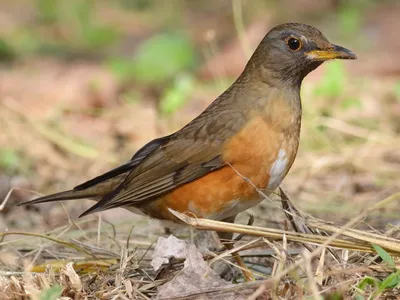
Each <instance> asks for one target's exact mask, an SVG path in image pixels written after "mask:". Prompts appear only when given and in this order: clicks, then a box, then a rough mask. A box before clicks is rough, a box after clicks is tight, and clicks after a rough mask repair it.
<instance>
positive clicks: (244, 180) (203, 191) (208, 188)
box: [24, 23, 356, 221]
mask: <svg viewBox="0 0 400 300" xmlns="http://www.w3.org/2000/svg"><path fill="white" fill-rule="evenodd" d="M355 58H356V56H355V54H353V53H352V52H351V51H350V50H348V49H345V48H343V47H341V46H337V45H334V44H332V43H330V42H329V41H328V40H327V38H326V37H325V36H324V35H323V34H322V33H321V32H320V31H319V30H318V29H316V28H314V27H312V26H310V25H305V24H298V23H287V24H282V25H279V26H276V27H275V28H273V29H272V30H271V31H269V32H268V33H267V35H266V36H265V37H264V38H263V40H262V41H261V43H260V44H259V46H258V47H257V49H256V50H255V52H254V54H253V55H252V56H251V58H250V60H249V62H248V63H247V65H246V67H245V69H244V71H243V72H242V74H241V75H240V76H239V77H238V78H237V80H236V81H235V82H234V83H233V84H232V85H231V86H230V87H229V88H228V89H227V90H226V91H225V92H224V93H222V94H221V95H220V96H219V97H218V98H217V99H216V100H215V101H214V102H213V103H211V105H209V106H208V107H207V108H206V109H205V110H204V111H203V112H202V113H201V114H200V115H199V116H198V117H196V118H195V119H194V120H192V121H191V122H190V123H188V124H187V125H186V126H184V127H183V128H182V129H180V130H178V131H177V132H175V133H173V134H171V135H168V136H164V137H161V138H157V139H155V140H153V141H151V142H149V143H148V144H146V145H145V146H143V147H142V148H141V149H140V150H139V151H137V152H136V153H135V154H134V155H133V157H132V159H131V160H130V161H128V162H126V163H124V164H122V165H121V166H119V167H117V168H115V169H112V170H111V171H109V172H107V173H105V174H103V175H100V176H98V177H96V178H93V179H91V180H89V181H87V182H85V183H83V184H80V185H78V186H76V187H74V188H73V189H72V190H68V191H64V192H60V193H56V194H52V195H48V196H44V197H40V198H37V199H34V200H32V201H29V202H26V203H24V204H27V203H30V204H37V203H42V202H50V201H60V200H70V199H82V198H88V199H93V200H95V201H97V203H96V204H94V205H93V206H92V207H90V208H89V209H88V210H86V211H85V212H83V213H82V215H81V216H85V215H88V214H90V213H95V212H100V211H104V210H107V209H111V208H115V207H123V208H125V209H128V210H130V211H132V212H135V213H140V214H144V215H147V216H150V217H151V218H157V219H163V220H173V221H177V219H176V217H175V216H174V215H173V214H172V213H171V212H170V210H169V209H173V210H175V211H178V212H181V213H187V214H190V215H195V216H197V217H199V218H209V219H214V220H227V221H233V220H234V218H235V216H236V215H237V214H238V213H240V212H242V211H244V210H246V209H248V208H250V207H252V206H254V205H256V204H258V203H260V202H261V201H262V200H263V199H264V198H263V196H261V195H260V194H259V190H262V191H263V192H264V193H265V194H268V193H270V192H272V191H274V190H275V189H276V188H277V187H278V186H279V185H280V183H281V182H282V180H283V179H284V177H285V176H286V174H287V173H288V171H289V169H290V167H291V166H292V164H293V162H294V159H295V157H296V154H297V149H298V146H299V138H300V127H301V112H302V107H301V101H300V86H301V83H302V80H303V79H304V77H305V76H306V75H307V74H309V73H310V72H311V71H313V70H314V69H316V68H317V67H318V66H320V65H321V64H322V63H323V62H325V61H327V60H331V59H355Z"/></svg>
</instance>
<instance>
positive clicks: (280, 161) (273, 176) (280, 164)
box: [267, 149, 289, 191]
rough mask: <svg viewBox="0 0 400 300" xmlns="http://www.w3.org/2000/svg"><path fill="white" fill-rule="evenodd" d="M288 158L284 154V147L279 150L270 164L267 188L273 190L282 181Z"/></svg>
mask: <svg viewBox="0 0 400 300" xmlns="http://www.w3.org/2000/svg"><path fill="white" fill-rule="evenodd" d="M288 162H289V159H288V157H287V155H286V152H285V149H281V150H279V153H278V157H277V158H276V160H275V162H274V163H273V164H272V166H271V169H270V171H269V182H268V186H267V190H269V191H273V190H275V189H276V188H277V187H278V186H279V185H280V184H281V182H282V180H283V178H284V177H285V175H286V173H287V167H288Z"/></svg>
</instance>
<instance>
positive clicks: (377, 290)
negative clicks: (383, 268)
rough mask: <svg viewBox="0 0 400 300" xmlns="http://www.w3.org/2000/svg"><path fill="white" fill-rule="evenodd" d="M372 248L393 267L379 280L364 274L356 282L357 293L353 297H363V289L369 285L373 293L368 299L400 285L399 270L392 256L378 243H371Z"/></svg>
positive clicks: (375, 297)
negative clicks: (389, 272)
mask: <svg viewBox="0 0 400 300" xmlns="http://www.w3.org/2000/svg"><path fill="white" fill-rule="evenodd" d="M373 247H374V249H375V250H376V252H377V253H378V255H379V257H380V258H381V259H382V260H383V261H384V262H385V263H386V264H387V265H388V266H389V267H390V268H392V269H393V273H391V274H389V275H388V276H387V277H386V278H385V279H383V280H379V279H377V278H374V277H371V276H365V277H363V278H362V279H361V281H360V282H359V283H358V285H357V288H356V291H357V295H356V297H355V299H360V300H361V299H365V298H364V296H363V295H364V291H365V290H366V289H367V288H369V287H371V288H372V289H373V291H374V292H373V293H372V295H371V296H370V297H368V299H377V298H378V297H380V296H382V293H383V292H384V291H385V290H387V289H393V288H398V287H400V270H397V269H396V264H395V262H394V261H393V258H392V257H391V256H390V254H389V253H388V252H386V251H385V250H384V249H383V248H382V247H380V246H378V245H373Z"/></svg>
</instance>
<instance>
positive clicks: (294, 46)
mask: <svg viewBox="0 0 400 300" xmlns="http://www.w3.org/2000/svg"><path fill="white" fill-rule="evenodd" d="M286 43H287V45H288V47H289V49H290V50H293V51H297V50H299V49H300V48H301V42H300V40H299V39H296V38H294V37H291V38H288V39H287V41H286Z"/></svg>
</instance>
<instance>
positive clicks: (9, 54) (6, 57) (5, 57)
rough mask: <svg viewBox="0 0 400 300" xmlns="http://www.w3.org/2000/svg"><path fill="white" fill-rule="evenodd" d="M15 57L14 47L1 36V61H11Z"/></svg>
mask: <svg viewBox="0 0 400 300" xmlns="http://www.w3.org/2000/svg"><path fill="white" fill-rule="evenodd" d="M14 58H15V53H14V49H13V48H12V47H11V45H9V43H8V42H6V41H5V40H4V39H2V38H0V61H5V62H7V61H11V60H13V59H14Z"/></svg>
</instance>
